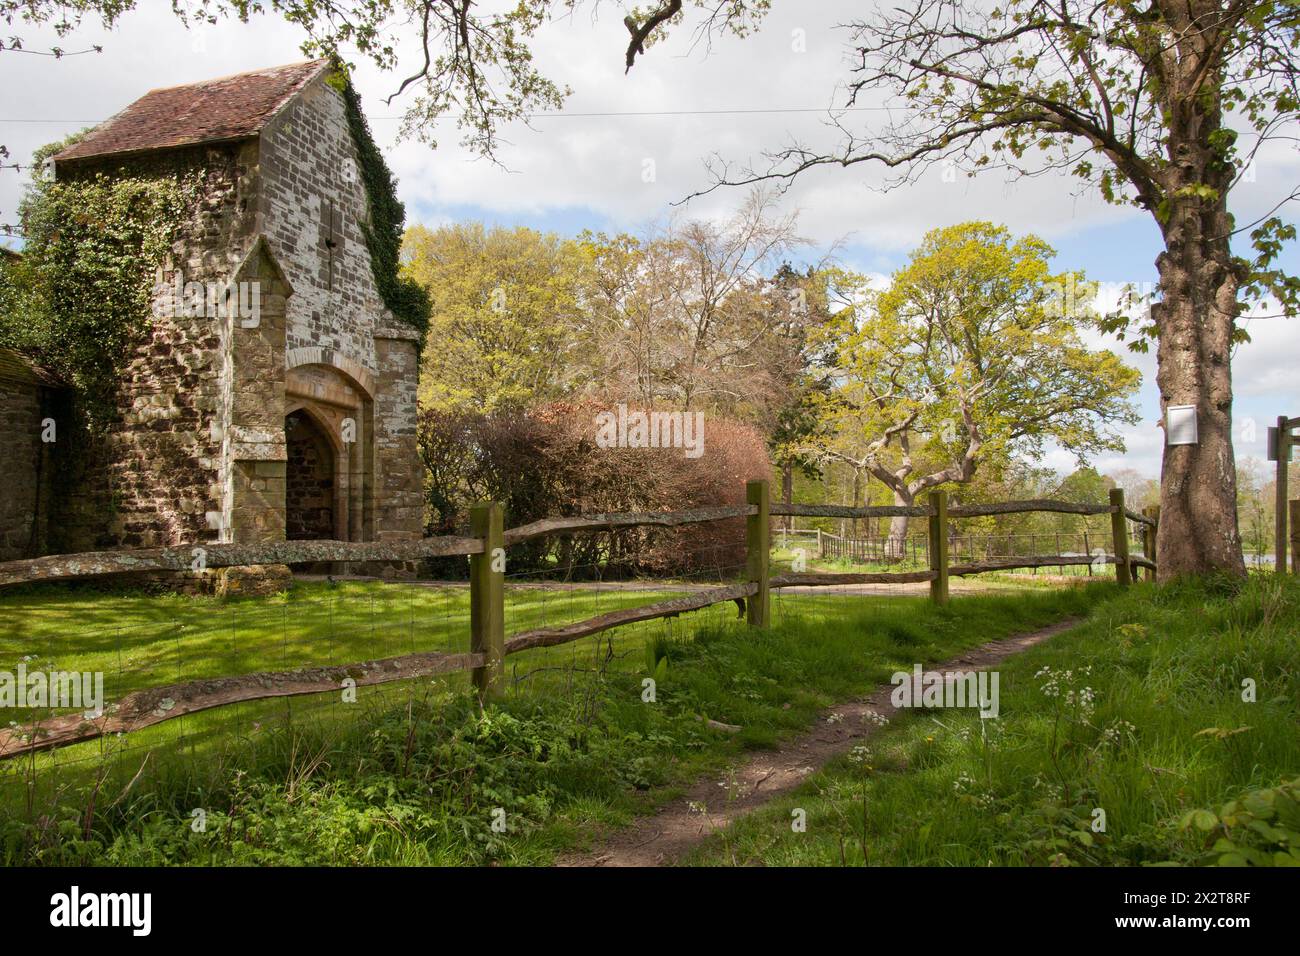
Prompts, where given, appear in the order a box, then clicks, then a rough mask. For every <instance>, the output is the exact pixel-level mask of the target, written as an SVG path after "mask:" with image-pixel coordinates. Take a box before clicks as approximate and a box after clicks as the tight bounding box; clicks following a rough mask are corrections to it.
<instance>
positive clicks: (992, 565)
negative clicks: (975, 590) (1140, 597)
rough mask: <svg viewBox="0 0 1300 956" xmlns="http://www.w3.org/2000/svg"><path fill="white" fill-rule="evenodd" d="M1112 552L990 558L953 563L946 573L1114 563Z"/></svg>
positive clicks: (959, 574) (959, 575) (978, 572)
mask: <svg viewBox="0 0 1300 956" xmlns="http://www.w3.org/2000/svg"><path fill="white" fill-rule="evenodd" d="M1114 563H1115V555H1113V554H1094V555H1086V554H1040V555H1025V556H1023V557H1010V558H990V559H988V560H985V561H980V562H978V563H975V564H954V565H953V566H952V567H950V568H949V569H948V573H949V574H951V575H953V576H955V577H961V576H963V575H967V574H984V573H986V572H989V571H1011V570H1015V569H1016V568H1053V567H1064V566H1066V565H1078V564H1114Z"/></svg>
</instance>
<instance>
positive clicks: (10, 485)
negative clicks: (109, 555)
mask: <svg viewBox="0 0 1300 956" xmlns="http://www.w3.org/2000/svg"><path fill="white" fill-rule="evenodd" d="M49 391H50V390H49V388H48V387H47V386H46V385H45V384H42V382H41V380H40V378H38V377H37V375H35V374H33V373H32V372H30V371H29V370H28V369H27V367H26V362H25V360H24V359H22V358H21V357H20V356H18V355H17V354H16V353H13V352H7V351H5V350H0V561H15V560H18V559H19V558H31V557H36V556H37V555H40V554H44V553H45V546H46V537H47V530H48V523H49V507H50V506H49V502H50V493H51V466H50V449H49V448H47V444H46V442H44V441H42V439H41V431H42V425H41V423H42V421H44V419H45V418H46V417H47V411H48V404H49V403H48V392H49ZM54 438H55V439H56V441H57V439H58V434H57V432H56V433H55V435H54Z"/></svg>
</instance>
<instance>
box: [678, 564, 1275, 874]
mask: <svg viewBox="0 0 1300 956" xmlns="http://www.w3.org/2000/svg"><path fill="white" fill-rule="evenodd" d="M1298 611H1300V582H1297V581H1296V579H1294V578H1290V577H1288V578H1283V579H1281V580H1279V579H1277V578H1275V577H1274V576H1272V575H1267V576H1259V577H1254V578H1252V579H1251V580H1250V581H1249V582H1248V583H1246V584H1244V585H1237V584H1218V585H1215V584H1199V585H1197V584H1187V585H1180V586H1175V587H1169V588H1165V589H1163V590H1159V591H1157V590H1156V589H1155V588H1154V587H1153V586H1151V585H1146V584H1144V585H1140V586H1138V587H1135V588H1134V589H1133V590H1132V592H1131V593H1129V594H1127V595H1125V596H1124V597H1122V598H1119V599H1117V600H1114V601H1110V602H1108V603H1106V604H1105V605H1104V606H1102V607H1101V608H1099V609H1098V610H1097V611H1096V612H1095V613H1094V614H1093V615H1092V616H1091V618H1090V619H1089V621H1088V622H1087V623H1086V624H1084V625H1083V626H1082V627H1080V628H1078V629H1076V630H1075V631H1072V632H1071V633H1070V634H1069V636H1068V637H1062V638H1059V639H1057V640H1055V641H1052V642H1049V643H1047V644H1044V645H1040V646H1039V647H1036V648H1034V649H1033V650H1031V651H1029V652H1028V653H1026V654H1024V655H1022V656H1020V657H1017V658H1014V659H1012V660H1010V661H1008V662H1007V663H1005V664H1004V665H1003V666H1002V667H1001V668H1000V675H1001V687H1000V691H1001V713H1000V716H999V717H998V718H997V719H996V720H984V721H981V720H980V719H979V718H978V716H975V715H974V714H973V713H972V712H970V711H954V710H943V711H936V710H930V711H915V710H914V711H910V712H908V713H907V714H906V716H903V717H900V718H898V719H895V720H894V721H893V723H891V725H890V726H888V727H886V728H884V729H883V731H882V732H880V733H879V734H878V735H877V736H876V737H874V738H873V739H872V741H871V742H870V744H869V745H867V746H864V747H862V748H859V749H858V750H856V751H855V752H854V753H853V754H851V755H850V756H849V757H847V758H845V759H844V760H842V761H840V762H838V763H836V764H834V765H832V766H830V767H828V768H827V769H826V770H825V771H824V772H822V773H820V774H818V775H817V776H816V777H814V778H812V779H810V781H809V782H808V784H807V785H805V786H804V787H803V788H801V789H800V791H799V792H797V793H796V794H794V795H792V796H790V797H788V798H786V799H783V800H782V801H779V802H778V803H775V804H773V805H771V806H769V807H767V808H765V809H764V810H763V811H761V812H759V813H757V814H755V815H753V816H752V817H749V818H746V819H744V820H742V821H740V822H739V823H738V825H737V826H736V827H734V828H732V831H731V832H729V833H728V834H727V835H726V837H725V839H723V838H718V839H715V840H713V841H712V842H710V843H709V844H708V845H707V846H706V847H704V848H703V849H702V850H701V851H700V852H699V853H698V855H697V856H696V857H695V859H694V860H693V862H695V863H715V864H730V863H733V862H737V863H746V862H756V861H762V862H763V863H766V864H768V865H783V864H784V865H840V864H848V865H861V864H863V863H866V864H882V865H913V866H915V865H920V866H950V865H967V866H984V865H1026V864H1028V865H1033V864H1051V865H1068V864H1082V865H1088V864H1102V865H1105V864H1129V865H1141V864H1154V863H1167V862H1174V863H1186V864H1201V863H1216V862H1223V863H1229V864H1232V863H1236V864H1240V863H1247V862H1249V863H1252V864H1269V863H1277V864H1287V865H1297V864H1300V804H1298V803H1297V799H1298V798H1300V781H1298V782H1295V783H1288V781H1291V780H1292V779H1293V778H1295V777H1296V776H1297V775H1298V774H1300V724H1298V722H1297V718H1298V716H1300V658H1297V654H1296V648H1297V637H1300V617H1298V616H1297V612H1298ZM1252 690H1253V697H1252V693H1250V692H1251V691H1252ZM1243 698H1248V699H1243ZM796 809H798V810H802V811H804V812H805V813H806V822H807V829H806V831H805V832H800V833H796V832H793V830H792V827H791V821H792V819H793V817H792V814H794V811H795V810H796ZM1103 823H1104V828H1103V827H1102V824H1103Z"/></svg>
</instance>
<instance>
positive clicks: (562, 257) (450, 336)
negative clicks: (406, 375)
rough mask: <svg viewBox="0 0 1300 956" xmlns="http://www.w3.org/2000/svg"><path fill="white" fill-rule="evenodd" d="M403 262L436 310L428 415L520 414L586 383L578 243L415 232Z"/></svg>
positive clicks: (426, 379)
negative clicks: (581, 353)
mask: <svg viewBox="0 0 1300 956" xmlns="http://www.w3.org/2000/svg"><path fill="white" fill-rule="evenodd" d="M403 258H404V260H405V264H404V267H403V270H404V273H405V275H406V276H407V277H409V278H411V279H413V280H415V281H416V282H418V283H419V284H420V285H422V286H423V287H424V288H425V289H426V290H428V293H429V296H430V300H431V306H432V319H431V320H430V328H429V334H428V338H427V339H426V341H425V348H424V352H423V358H422V364H423V368H422V373H423V374H422V375H421V381H420V404H421V405H422V406H423V407H425V408H436V409H469V410H473V411H477V412H493V411H496V410H498V409H503V408H506V409H508V408H522V407H526V406H528V405H532V404H535V403H537V402H546V401H551V400H554V399H556V398H560V397H562V396H564V395H567V394H569V393H570V392H571V391H573V389H574V388H575V386H576V385H577V384H579V383H580V381H581V379H580V376H579V374H578V369H579V368H580V366H581V362H580V358H579V355H578V346H579V343H580V341H581V340H580V335H581V330H582V328H583V327H584V325H585V324H586V318H585V312H584V311H583V308H582V295H583V293H582V283H583V281H584V280H583V274H584V272H585V271H586V269H587V258H586V254H585V251H584V250H583V248H582V247H581V246H580V245H579V244H578V243H576V242H574V241H572V240H566V239H561V238H560V237H558V236H555V235H551V234H547V235H543V234H542V233H539V232H536V231H534V230H532V229H526V228H522V227H519V228H513V229H509V228H503V227H493V228H491V229H487V228H485V227H484V226H483V225H482V224H481V223H463V224H459V225H454V226H443V227H442V228H439V229H433V230H431V229H427V228H425V227H423V226H412V227H411V228H409V229H407V231H406V241H405V245H404V247H403Z"/></svg>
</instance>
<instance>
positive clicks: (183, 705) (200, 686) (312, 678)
mask: <svg viewBox="0 0 1300 956" xmlns="http://www.w3.org/2000/svg"><path fill="white" fill-rule="evenodd" d="M484 663H485V657H484V655H483V654H444V653H441V652H437V651H433V652H428V653H421V654H407V655H404V656H402V657H388V658H384V659H382V660H377V661H360V662H358V663H355V664H343V665H340V666H337V667H304V668H300V669H299V670H292V671H262V672H259V673H256V674H245V675H243V676H242V677H217V678H212V679H209V680H194V681H187V682H186V683H183V684H168V685H167V686H165V687H152V688H149V689H147V690H138V691H134V692H133V693H130V694H127V695H126V696H125V697H123V698H122V699H121V700H120V701H118V702H117V703H116V704H114V705H110V706H109V707H108V708H106V709H105V711H104V714H103V715H102V716H100V717H95V718H90V717H86V716H84V715H83V714H68V715H66V716H63V717H50V718H48V719H46V720H42V721H38V722H36V723H34V724H30V725H28V726H26V727H15V728H8V729H3V730H0V758H5V757H13V756H17V755H18V754H27V753H32V752H34V751H40V750H50V749H52V748H54V747H63V746H67V745H68V744H75V743H82V742H84V741H87V740H94V739H95V738H97V737H106V736H109V735H110V734H126V733H131V732H132V731H135V730H142V729H144V728H145V727H151V726H153V725H154V724H161V723H162V722H163V721H167V720H174V719H175V718H177V717H182V716H184V715H185V714H194V713H198V712H199V711H203V710H211V709H212V708H214V707H224V706H226V705H227V704H237V703H243V702H246V701H252V700H268V699H271V698H275V697H300V696H303V695H305V694H323V693H327V692H329V691H336V692H337V691H341V690H342V688H343V681H344V680H347V679H351V680H353V681H355V683H356V686H357V687H366V686H369V685H372V684H386V683H388V682H390V681H395V680H406V679H408V678H412V677H428V676H429V675H431V674H450V673H454V672H456V671H464V670H470V669H471V668H474V667H482V666H483V664H484Z"/></svg>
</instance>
